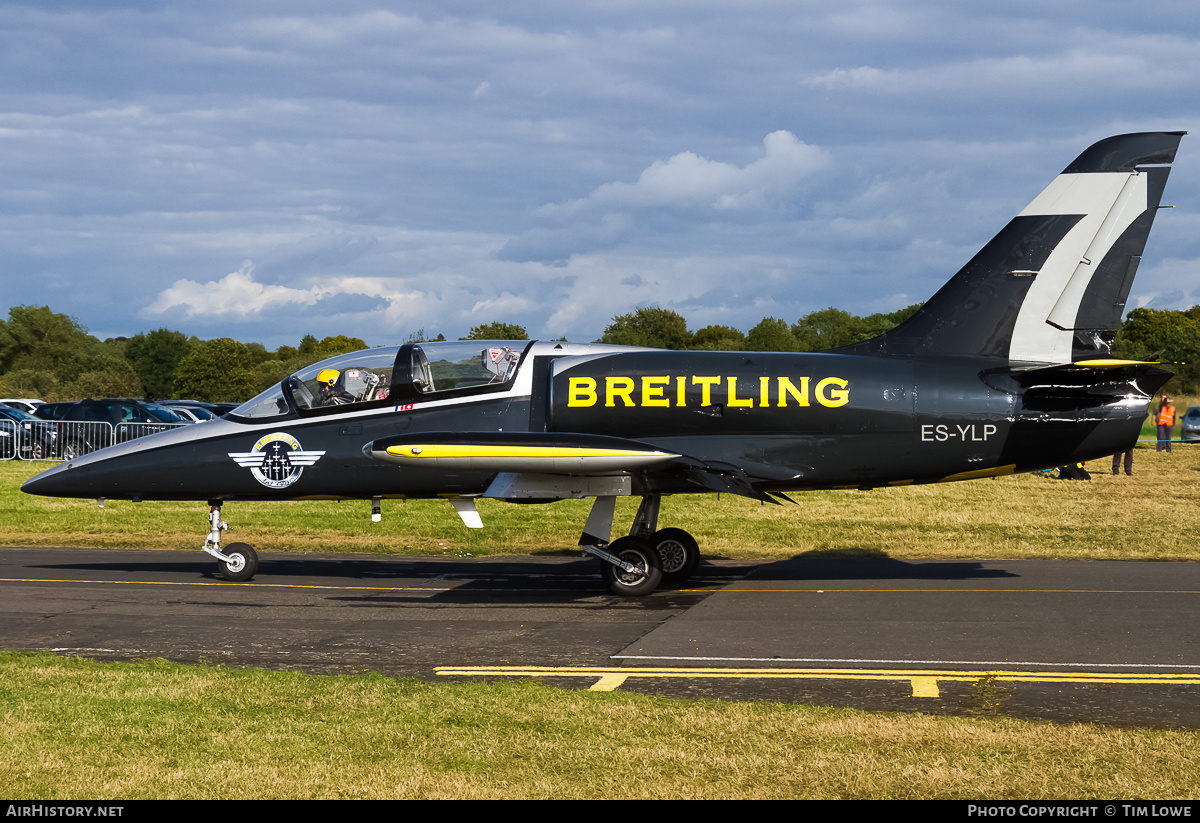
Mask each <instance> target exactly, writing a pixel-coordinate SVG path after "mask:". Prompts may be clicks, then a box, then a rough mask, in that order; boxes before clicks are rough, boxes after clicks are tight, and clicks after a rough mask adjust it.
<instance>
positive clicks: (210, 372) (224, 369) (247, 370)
mask: <svg viewBox="0 0 1200 823" xmlns="http://www.w3.org/2000/svg"><path fill="white" fill-rule="evenodd" d="M252 368H253V358H252V356H251V354H250V352H249V350H248V349H247V348H246V346H245V345H243V344H242V343H239V342H238V341H236V340H234V339H232V338H230V337H218V338H216V339H215V340H205V341H203V342H202V343H200V344H199V345H197V346H195V347H194V348H193V349H192V350H191V351H190V352H188V354H187V356H186V357H184V358H183V360H182V361H181V362H180V363H179V368H178V369H176V370H175V396H176V397H187V398H191V399H194V400H207V401H210V402H233V403H238V402H242V401H244V400H249V399H250V398H251V397H253V396H254V390H255V384H254V375H253V373H252Z"/></svg>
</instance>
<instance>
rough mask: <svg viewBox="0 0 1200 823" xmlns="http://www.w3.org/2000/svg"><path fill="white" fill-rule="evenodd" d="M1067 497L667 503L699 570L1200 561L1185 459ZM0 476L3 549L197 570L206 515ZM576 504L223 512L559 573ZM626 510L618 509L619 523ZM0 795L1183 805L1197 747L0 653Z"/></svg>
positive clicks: (1052, 493)
mask: <svg viewBox="0 0 1200 823" xmlns="http://www.w3.org/2000/svg"><path fill="white" fill-rule="evenodd" d="M1088 468H1089V469H1090V470H1091V471H1092V472H1093V477H1094V479H1093V480H1091V481H1088V482H1079V481H1060V480H1054V479H1049V478H1047V477H1043V476H1032V475H1028V476H1019V477H1008V478H998V479H989V480H977V481H970V482H965V483H952V484H942V485H937V486H922V487H908V488H895V489H883V490H876V491H872V492H824V493H810V494H801V495H796V496H795V497H796V499H797V501H798V505H784V506H765V505H760V504H758V503H755V502H752V501H746V500H744V499H741V498H735V497H731V496H728V495H722V496H721V497H720V499H719V500H718V499H717V498H715V497H714V496H712V495H707V496H694V497H676V498H670V499H668V500H666V501H664V503H663V514H662V524H663V525H678V526H683V527H685V528H688V529H689V530H691V531H693V532H694V533H695V534H696V535H697V537H698V538H699V539H700V543H701V547H702V551H704V552H705V554H706V555H708V556H710V557H711V556H720V557H732V558H771V557H792V556H795V555H799V554H805V553H813V552H818V553H826V554H843V555H864V556H869V555H879V554H884V555H888V556H891V557H897V558H920V557H934V558H951V557H953V558H1042V557H1053V558H1081V559H1098V558H1103V559H1133V558H1136V559H1157V560H1193V561H1194V560H1200V547H1198V546H1200V541H1198V540H1197V529H1196V525H1195V513H1196V511H1197V509H1196V506H1197V503H1200V482H1198V481H1200V447H1193V446H1179V445H1177V446H1176V447H1175V450H1174V452H1172V453H1171V454H1156V453H1155V452H1154V451H1153V449H1152V448H1141V449H1138V450H1137V452H1136V455H1135V462H1134V476H1133V477H1131V478H1127V477H1113V476H1112V475H1111V474H1110V473H1109V472H1110V464H1109V462H1108V461H1107V460H1105V461H1100V463H1098V464H1097V463H1093V464H1091V465H1089V467H1088ZM36 471H37V467H30V466H27V465H23V464H19V463H9V464H4V465H0V510H2V511H3V512H4V513H5V515H6V517H4V518H3V522H0V540H2V541H3V543H4V544H5V545H70V546H89V547H125V548H135V549H181V550H189V551H198V550H199V546H200V544H201V542H202V541H203V538H204V534H205V531H206V523H207V521H206V516H205V515H206V509H205V506H204V505H203V504H160V503H139V504H133V503H127V502H109V503H108V504H107V505H106V506H105V507H104V508H103V509H100V508H99V507H98V506H97V505H96V503H95V501H64V500H51V499H42V498H34V497H30V496H28V495H23V494H21V493H20V492H19V490H18V486H19V484H20V482H21V480H23V479H24V478H25V477H28V476H31V475H32V474H34V473H36ZM587 505H588V504H587V502H586V501H582V502H581V501H564V502H562V503H556V504H553V505H549V506H513V505H507V504H504V503H496V502H492V501H484V502H483V503H482V504H481V506H480V509H481V511H482V513H483V518H484V523H485V525H486V526H487V528H485V529H484V530H483V531H482V532H468V531H467V530H466V529H465V528H463V527H462V525H461V523H460V522H459V520H458V518H457V516H456V515H455V514H454V512H453V510H452V509H451V508H450V506H449V505H448V504H446V503H444V502H440V501H439V502H420V503H417V502H409V503H398V502H387V501H385V510H384V521H383V522H382V523H379V524H373V523H371V521H370V509H369V504H367V503H365V502H343V503H332V502H322V503H281V504H250V503H241V504H237V503H235V504H229V505H227V506H226V507H225V510H224V516H225V517H226V519H229V520H230V521H232V525H233V531H231V532H230V533H229V539H233V540H242V541H246V542H250V543H253V544H255V545H256V546H257V547H258V548H260V549H263V550H289V551H323V552H324V551H351V552H373V553H394V554H424V555H431V554H454V555H467V554H473V555H483V554H493V555H499V554H531V553H532V554H541V553H548V552H549V553H554V552H567V551H573V550H574V545H575V541H576V538H577V536H578V533H579V529H580V526H581V524H582V523H583V520H584V518H585V517H586V513H587ZM635 506H636V501H625V504H624V505H622V507H621V508H619V510H618V521H619V524H620V525H627V524H628V523H629V521H630V520H631V519H632V517H633V512H634V507H635ZM0 718H2V720H3V722H2V723H0V795H3V796H4V797H6V798H10V799H35V800H49V799H57V800H63V799H80V798H101V799H133V798H343V797H355V798H597V799H598V798H677V797H685V798H942V799H994V800H998V799H1015V798H1020V799H1043V800H1046V799H1064V798H1065V799H1072V798H1073V799H1085V798H1119V799H1126V800H1136V799H1174V798H1183V799H1195V798H1198V797H1200V769H1196V768H1195V751H1196V748H1197V745H1198V744H1200V733H1198V732H1195V731H1189V730H1154V729H1130V728H1109V727H1101V726H1095V725H1086V724H1054V723H1044V722H1029V721H1021V720H1015V719H1011V718H1005V717H1002V716H979V717H931V716H924V715H919V714H878V713H868V712H859V711H852V710H844V709H832V708H825V707H816V706H800V705H784V704H776V703H739V702H721V701H698V700H678V699H668V698H653V697H646V696H642V695H635V694H627V693H621V692H619V691H618V692H610V693H593V692H583V691H562V690H555V689H551V688H547V687H543V686H541V685H538V684H536V683H526V682H520V683H512V682H506V683H494V684H486V683H472V684H453V685H452V684H442V683H425V682H421V681H416V680H406V679H395V678H386V677H382V676H378V675H368V676H353V677H351V676H339V677H329V676H324V677H322V676H315V675H305V674H299V673H294V672H292V673H289V672H269V671H264V670H256V669H252V670H235V669H226V668H222V667H189V666H182V665H176V664H171V663H166V662H164V661H147V662H144V663H132V664H128V663H127V664H102V663H96V662H93V661H87V660H76V659H64V658H58V657H55V656H53V655H49V654H17V653H0Z"/></svg>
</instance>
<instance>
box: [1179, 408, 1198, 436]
mask: <svg viewBox="0 0 1200 823" xmlns="http://www.w3.org/2000/svg"><path fill="white" fill-rule="evenodd" d="M1179 439H1180V440H1183V441H1185V442H1186V441H1188V440H1193V441H1194V440H1200V406H1188V410H1187V411H1186V412H1184V413H1183V425H1182V426H1180V429H1179Z"/></svg>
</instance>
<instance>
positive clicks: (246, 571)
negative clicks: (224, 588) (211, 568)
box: [217, 543, 258, 583]
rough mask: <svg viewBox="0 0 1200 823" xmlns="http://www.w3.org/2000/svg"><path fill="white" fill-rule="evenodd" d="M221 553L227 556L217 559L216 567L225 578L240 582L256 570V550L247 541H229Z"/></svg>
mask: <svg viewBox="0 0 1200 823" xmlns="http://www.w3.org/2000/svg"><path fill="white" fill-rule="evenodd" d="M221 553H222V554H223V555H225V556H226V557H227V558H229V559H228V560H221V559H218V560H217V568H218V569H219V570H220V572H221V576H222V577H224V578H225V579H226V580H229V581H232V582H234V583H241V582H242V581H245V580H249V579H250V578H251V577H254V573H255V572H256V571H258V552H256V551H254V549H253V548H251V547H250V544H249V543H230V544H229V545H228V546H227V547H226V548H225V550H224V551H223V552H221Z"/></svg>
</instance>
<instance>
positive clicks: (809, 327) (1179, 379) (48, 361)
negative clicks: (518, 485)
mask: <svg viewBox="0 0 1200 823" xmlns="http://www.w3.org/2000/svg"><path fill="white" fill-rule="evenodd" d="M920 305H921V304H919V303H918V304H915V305H912V306H908V307H906V308H903V309H898V310H897V311H894V312H888V313H880V314H871V315H867V316H865V317H860V316H858V315H854V314H850V313H849V312H846V311H842V310H841V309H834V308H827V309H822V310H820V311H815V312H812V313H810V314H807V315H804V316H803V317H801V318H800V319H799V320H798V321H796V322H795V323H788V322H787V321H785V320H782V319H777V318H769V317H768V318H763V320H762V321H761V322H760V323H758V325H756V326H754V327H753V328H752V329H750V330H749V331H747V332H742V331H741V330H739V329H736V328H733V327H732V326H721V325H709V326H705V327H703V328H701V329H699V330H697V331H694V332H693V331H690V330H689V329H688V325H687V321H686V319H685V318H684V317H683V316H682V315H680V314H679V313H678V312H675V311H671V310H670V309H662V308H655V307H648V308H639V309H637V310H635V311H633V312H630V313H629V314H622V315H618V316H616V317H614V318H613V319H612V322H610V323H609V325H608V326H607V327H606V328H605V330H604V334H603V336H602V337H601V338H600V340H599V341H596V342H601V343H613V344H617V345H626V346H651V347H654V348H664V349H677V350H679V349H691V350H705V351H780V352H804V351H824V350H826V349H832V348H837V347H839V346H845V345H849V344H851V343H857V342H859V341H861V340H866V339H868V338H870V337H874V336H876V335H878V334H882V333H883V332H885V331H887V330H889V329H891V328H893V327H895V326H896V325H898V324H899V323H900V322H902V321H903V320H905V319H906V318H908V317H909V316H911V315H912V314H913V313H914V312H915V311H916V310H917V309H918V308H920ZM458 339H460V340H527V339H528V334H527V333H526V330H525V329H524V328H523V327H522V326H519V325H515V324H511V323H503V322H494V323H486V324H483V325H479V326H475V327H473V328H472V329H471V330H470V332H469V333H468V334H467V336H466V337H460V338H458ZM427 340H445V337H444V336H443V335H441V334H438V335H436V336H434V337H427V336H426V333H425V330H424V329H418V330H416V331H414V332H413V333H412V334H410V335H409V336H408V337H407V338H406V340H405V342H410V343H415V342H424V341H427ZM365 348H368V346H367V344H366V343H365V342H364V341H363V340H361V339H359V338H357V337H348V336H346V335H335V336H330V337H325V338H323V339H320V340H318V339H317V338H316V337H314V336H313V335H311V334H306V335H305V336H304V337H303V338H301V339H300V340H299V341H298V343H297V345H296V346H286V345H285V346H280V347H279V348H278V349H276V350H275V351H269V350H268V349H267V348H266V347H265V346H263V345H262V344H261V343H242V342H240V341H237V340H234V339H232V338H229V337H219V338H216V339H213V340H201V339H199V338H197V337H194V336H193V337H189V336H188V335H186V334H184V333H183V332H178V331H172V330H170V329H165V328H160V329H156V330H155V331H150V332H141V333H138V334H135V335H134V336H133V337H128V338H126V337H118V338H109V339H107V340H103V341H102V340H98V339H97V338H95V337H94V336H92V335H91V334H89V333H88V331H87V329H85V328H84V327H83V326H82V325H80V324H79V322H78V321H76V320H75V319H74V318H72V317H69V316H67V315H65V314H59V313H56V312H53V311H51V310H50V308H49V307H48V306H16V307H13V308H11V309H9V312H8V319H7V320H0V396H2V397H38V398H41V399H42V400H47V401H53V400H77V399H80V398H83V397H141V398H145V399H147V400H162V399H167V398H190V399H194V400H209V401H230V402H240V401H243V400H248V399H249V398H251V397H253V396H254V395H255V394H257V393H259V392H261V391H263V390H265V389H267V388H269V387H271V386H272V385H274V384H275V383H278V382H279V381H280V380H282V379H283V378H284V377H286V376H287V375H289V374H291V373H292V372H295V371H298V370H299V369H302V368H304V367H305V366H308V365H311V364H313V363H316V362H318V361H320V360H324V359H325V358H327V357H332V356H334V355H336V354H342V353H346V352H352V351H358V350H360V349H365ZM1113 355H1114V356H1115V357H1122V358H1126V359H1130V360H1154V361H1160V362H1162V363H1163V364H1164V367H1165V368H1167V369H1169V370H1171V371H1174V372H1175V377H1174V378H1173V379H1172V381H1171V383H1169V384H1168V386H1167V390H1168V391H1170V392H1176V393H1179V392H1190V393H1195V392H1196V390H1197V387H1198V386H1200V369H1198V368H1197V364H1200V306H1193V307H1192V308H1190V309H1188V310H1187V311H1170V310H1164V309H1144V308H1143V309H1132V310H1131V311H1130V312H1129V314H1128V316H1127V317H1126V319H1125V321H1124V322H1123V323H1122V324H1121V328H1120V329H1119V331H1118V332H1117V336H1116V340H1115V342H1114V345H1113Z"/></svg>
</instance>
